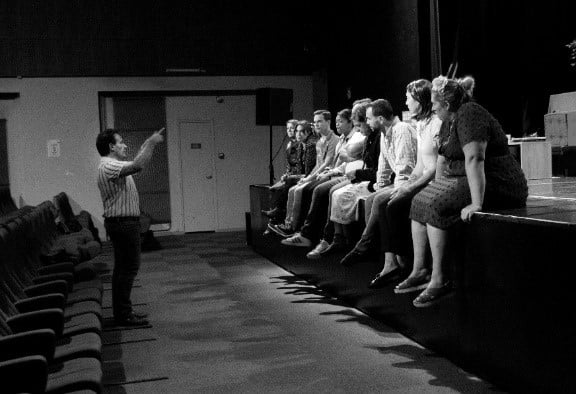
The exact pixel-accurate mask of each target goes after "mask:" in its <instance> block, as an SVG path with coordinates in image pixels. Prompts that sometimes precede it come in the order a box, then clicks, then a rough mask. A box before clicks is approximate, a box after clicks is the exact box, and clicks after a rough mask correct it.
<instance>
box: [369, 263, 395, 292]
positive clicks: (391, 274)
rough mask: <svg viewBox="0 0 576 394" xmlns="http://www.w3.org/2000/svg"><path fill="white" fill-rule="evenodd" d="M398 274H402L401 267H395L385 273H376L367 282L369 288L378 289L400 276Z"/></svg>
mask: <svg viewBox="0 0 576 394" xmlns="http://www.w3.org/2000/svg"><path fill="white" fill-rule="evenodd" d="M400 274H402V268H400V267H396V268H394V269H393V270H391V271H388V272H386V273H385V274H381V273H378V274H377V275H376V276H375V277H374V279H372V281H371V282H370V283H369V284H368V287H369V288H370V289H379V288H381V287H384V286H386V284H387V283H389V282H390V281H392V280H394V279H396V278H397V277H398V276H400Z"/></svg>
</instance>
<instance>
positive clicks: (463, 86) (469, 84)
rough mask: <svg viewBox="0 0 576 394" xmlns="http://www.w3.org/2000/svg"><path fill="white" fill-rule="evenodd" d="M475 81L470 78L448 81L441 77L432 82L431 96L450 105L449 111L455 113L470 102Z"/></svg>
mask: <svg viewBox="0 0 576 394" xmlns="http://www.w3.org/2000/svg"><path fill="white" fill-rule="evenodd" d="M475 85H476V81H475V80H474V78H472V77H470V76H466V77H464V78H459V79H449V78H446V77H445V76H443V75H441V76H439V77H436V78H434V80H433V81H432V94H435V95H437V96H438V97H439V98H440V100H442V101H445V102H446V103H448V104H449V105H450V108H449V111H450V112H456V111H458V109H459V108H460V107H461V106H462V104H465V103H467V102H469V101H470V100H472V94H473V93H474V87H475Z"/></svg>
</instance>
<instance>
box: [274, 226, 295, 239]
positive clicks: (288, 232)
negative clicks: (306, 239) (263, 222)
mask: <svg viewBox="0 0 576 394" xmlns="http://www.w3.org/2000/svg"><path fill="white" fill-rule="evenodd" d="M268 229H269V230H270V231H272V232H274V233H276V234H278V235H279V236H281V237H283V238H288V237H291V236H293V235H294V230H292V229H291V228H290V227H288V226H286V225H284V224H272V223H268Z"/></svg>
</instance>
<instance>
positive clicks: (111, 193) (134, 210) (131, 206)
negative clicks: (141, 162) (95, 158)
mask: <svg viewBox="0 0 576 394" xmlns="http://www.w3.org/2000/svg"><path fill="white" fill-rule="evenodd" d="M129 163H130V162H129V161H120V160H116V159H113V158H111V157H102V158H101V159H100V165H99V166H98V189H100V196H101V197H102V202H103V204H104V217H105V218H113V217H125V216H140V201H139V199H138V190H136V184H135V183H134V179H132V175H128V176H123V177H121V176H120V171H121V170H122V167H124V166H125V165H127V164H129Z"/></svg>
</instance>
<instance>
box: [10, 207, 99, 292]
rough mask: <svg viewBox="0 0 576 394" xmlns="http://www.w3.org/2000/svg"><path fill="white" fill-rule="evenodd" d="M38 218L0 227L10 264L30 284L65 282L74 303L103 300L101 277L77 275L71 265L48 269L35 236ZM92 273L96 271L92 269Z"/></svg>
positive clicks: (49, 267)
mask: <svg viewBox="0 0 576 394" xmlns="http://www.w3.org/2000/svg"><path fill="white" fill-rule="evenodd" d="M33 221H34V218H33V217H32V216H25V217H23V218H19V219H16V220H13V221H11V222H9V223H6V224H5V225H4V226H2V228H0V238H1V239H3V240H4V243H5V245H6V246H8V245H9V246H10V248H5V253H6V264H12V265H13V267H14V272H15V273H16V274H18V275H20V276H22V277H23V278H24V279H27V281H28V283H30V284H40V283H43V282H46V281H51V280H65V281H66V282H67V284H68V287H69V291H70V296H71V297H70V299H69V301H70V302H72V303H73V302H77V301H81V300H88V299H91V300H94V301H98V302H101V301H102V291H103V287H102V282H101V280H100V279H99V278H97V277H96V278H93V279H88V277H90V276H91V275H84V276H85V277H82V276H81V275H76V272H75V270H74V266H73V265H71V264H70V263H68V264H66V263H58V264H52V265H49V266H46V267H44V266H43V264H42V261H41V260H40V246H39V243H38V240H37V239H36V237H35V233H37V232H40V231H41V230H40V229H39V228H34V226H33V225H32V223H33ZM91 272H94V269H93V267H92V269H91Z"/></svg>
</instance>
